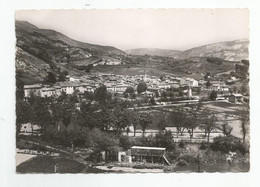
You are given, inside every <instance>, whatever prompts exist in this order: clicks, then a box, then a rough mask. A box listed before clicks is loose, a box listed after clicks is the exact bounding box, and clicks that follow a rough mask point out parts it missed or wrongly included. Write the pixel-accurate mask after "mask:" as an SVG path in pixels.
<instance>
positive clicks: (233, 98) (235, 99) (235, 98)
mask: <svg viewBox="0 0 260 187" xmlns="http://www.w3.org/2000/svg"><path fill="white" fill-rule="evenodd" d="M242 97H243V96H242V95H241V94H231V95H230V96H229V101H230V102H232V103H237V102H241V101H242Z"/></svg>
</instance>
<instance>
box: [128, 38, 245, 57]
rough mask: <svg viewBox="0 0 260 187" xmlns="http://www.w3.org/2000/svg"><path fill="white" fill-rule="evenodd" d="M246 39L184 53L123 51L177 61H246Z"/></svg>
mask: <svg viewBox="0 0 260 187" xmlns="http://www.w3.org/2000/svg"><path fill="white" fill-rule="evenodd" d="M248 46H249V40H248V39H238V40H231V41H225V42H216V43H212V44H206V45H202V46H198V47H193V48H190V49H187V50H184V51H180V50H172V49H158V48H136V49H129V50H125V52H126V53H127V54H131V55H146V54H147V55H152V56H166V57H174V58H177V59H189V58H192V57H217V58H222V59H224V60H228V61H240V60H242V59H248V58H249V57H248Z"/></svg>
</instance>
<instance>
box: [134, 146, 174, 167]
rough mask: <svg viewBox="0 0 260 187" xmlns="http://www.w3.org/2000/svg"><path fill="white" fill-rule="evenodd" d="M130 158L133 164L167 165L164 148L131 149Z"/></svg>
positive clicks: (136, 147) (139, 147) (135, 147)
mask: <svg viewBox="0 0 260 187" xmlns="http://www.w3.org/2000/svg"><path fill="white" fill-rule="evenodd" d="M131 157H132V161H133V162H151V163H154V162H157V163H163V164H165V163H166V164H169V165H170V163H169V161H168V160H167V159H166V157H165V148H161V147H141V146H132V147H131Z"/></svg>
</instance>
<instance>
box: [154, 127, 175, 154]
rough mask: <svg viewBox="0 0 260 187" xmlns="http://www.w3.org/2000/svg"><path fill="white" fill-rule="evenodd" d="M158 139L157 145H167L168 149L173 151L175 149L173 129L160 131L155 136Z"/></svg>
mask: <svg viewBox="0 0 260 187" xmlns="http://www.w3.org/2000/svg"><path fill="white" fill-rule="evenodd" d="M155 139H156V143H155V144H156V146H158V147H165V148H166V149H167V151H172V150H174V149H175V144H174V141H173V136H172V132H171V131H165V132H162V131H160V132H159V133H158V134H156V136H155Z"/></svg>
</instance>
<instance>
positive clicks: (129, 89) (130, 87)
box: [125, 86, 135, 94]
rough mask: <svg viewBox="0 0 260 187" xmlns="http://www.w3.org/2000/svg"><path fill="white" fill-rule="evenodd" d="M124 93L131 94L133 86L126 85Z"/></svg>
mask: <svg viewBox="0 0 260 187" xmlns="http://www.w3.org/2000/svg"><path fill="white" fill-rule="evenodd" d="M125 92H126V93H129V94H133V93H134V92H135V90H134V88H133V87H132V86H128V87H127V88H126V90H125Z"/></svg>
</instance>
